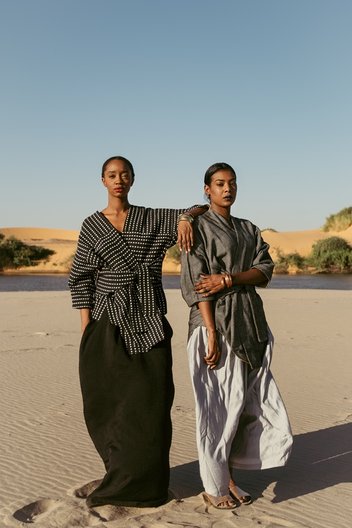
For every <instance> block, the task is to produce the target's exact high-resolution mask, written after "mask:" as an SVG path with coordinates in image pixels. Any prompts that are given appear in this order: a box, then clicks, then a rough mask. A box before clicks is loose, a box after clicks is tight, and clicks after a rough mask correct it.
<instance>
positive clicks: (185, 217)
mask: <svg viewBox="0 0 352 528" xmlns="http://www.w3.org/2000/svg"><path fill="white" fill-rule="evenodd" d="M181 220H186V221H187V222H189V223H190V224H192V223H193V222H194V218H193V216H192V215H191V214H187V213H181V214H179V215H178V217H177V223H179V222H181Z"/></svg>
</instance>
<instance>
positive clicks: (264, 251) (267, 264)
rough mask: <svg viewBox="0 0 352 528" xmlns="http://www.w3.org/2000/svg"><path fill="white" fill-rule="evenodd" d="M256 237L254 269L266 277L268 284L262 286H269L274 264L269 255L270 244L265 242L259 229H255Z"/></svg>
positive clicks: (264, 283)
mask: <svg viewBox="0 0 352 528" xmlns="http://www.w3.org/2000/svg"><path fill="white" fill-rule="evenodd" d="M255 230H256V231H255V236H256V254H255V257H254V260H253V264H252V268H256V269H258V270H259V271H261V272H262V273H263V274H264V275H265V277H266V279H267V280H266V282H263V283H262V284H261V285H260V286H263V287H265V286H267V285H268V283H269V282H270V280H271V277H272V274H273V270H274V262H273V260H272V258H271V256H270V253H269V247H270V246H269V244H267V243H266V242H264V240H263V238H262V235H261V232H260V229H259V227H255Z"/></svg>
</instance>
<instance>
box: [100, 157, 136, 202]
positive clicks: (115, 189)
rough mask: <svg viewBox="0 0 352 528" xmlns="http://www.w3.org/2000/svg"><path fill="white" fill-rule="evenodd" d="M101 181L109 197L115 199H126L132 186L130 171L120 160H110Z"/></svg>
mask: <svg viewBox="0 0 352 528" xmlns="http://www.w3.org/2000/svg"><path fill="white" fill-rule="evenodd" d="M102 181H103V185H104V186H105V187H106V188H107V190H108V193H109V195H110V196H112V197H115V198H126V197H127V195H128V192H129V190H130V188H131V187H132V185H133V179H132V174H131V171H130V170H129V168H128V166H127V165H126V164H125V162H124V161H122V160H111V161H110V162H109V163H108V164H107V166H106V167H105V171H104V175H103V177H102Z"/></svg>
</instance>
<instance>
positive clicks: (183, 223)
mask: <svg viewBox="0 0 352 528" xmlns="http://www.w3.org/2000/svg"><path fill="white" fill-rule="evenodd" d="M177 232H178V237H177V244H178V247H179V248H180V251H186V253H189V252H190V251H191V247H192V246H193V227H192V224H191V222H189V221H188V220H180V221H179V223H178V228H177Z"/></svg>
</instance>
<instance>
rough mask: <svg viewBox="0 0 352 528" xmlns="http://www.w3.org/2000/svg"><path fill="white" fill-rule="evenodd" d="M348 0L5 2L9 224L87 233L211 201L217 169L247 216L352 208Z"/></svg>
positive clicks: (277, 224) (289, 220) (317, 215)
mask: <svg viewBox="0 0 352 528" xmlns="http://www.w3.org/2000/svg"><path fill="white" fill-rule="evenodd" d="M351 26H352V2H351V1H350V0H329V1H327V0H294V1H293V0H292V1H289V0H241V1H240V0H232V1H231V0H212V1H209V0H124V1H120V0H55V1H54V0H30V1H29V0H0V50H1V51H0V54H1V57H0V58H1V69H0V72H1V84H0V86H1V114H0V115H1V118H0V120H1V138H0V141H1V156H0V171H1V192H0V226H1V227H16V226H17V227H22V226H24V227H26V226H28V227H29V226H30V227H56V228H65V229H79V227H80V225H81V222H82V220H83V218H84V217H86V216H88V215H89V214H91V213H92V212H94V211H96V210H97V209H102V208H104V207H105V205H106V193H105V189H104V188H103V187H102V185H101V182H100V169H101V165H102V163H103V161H104V160H105V159H106V158H108V157H110V156H111V155H116V154H121V155H124V156H126V157H127V158H129V159H130V160H131V161H132V163H133V165H134V167H135V172H136V181H135V185H134V187H133V189H132V191H131V195H130V201H131V203H134V204H136V205H146V206H151V207H186V206H189V205H191V204H193V203H202V202H203V201H204V199H203V176H204V172H205V170H206V169H207V167H208V166H209V165H211V164H212V163H214V162H215V161H226V162H228V163H230V164H231V165H232V166H233V167H234V168H235V169H236V172H237V175H238V186H239V190H238V198H237V202H236V204H235V205H234V206H233V211H232V212H233V214H234V215H235V216H240V217H244V218H249V219H250V220H252V221H253V222H254V223H255V224H257V225H258V226H259V227H261V228H262V229H264V228H267V227H271V228H275V229H277V230H279V231H289V230H293V231H295V230H301V229H315V228H319V227H320V226H321V225H322V224H323V223H324V221H325V218H326V217H327V216H328V215H330V214H332V213H335V212H338V211H339V210H340V209H342V208H343V207H348V206H351V205H352V177H351V176H352V175H351V172H352V171H351V167H352V141H351V139H352V137H351V136H352V132H351V131H352V104H351V103H352V82H351V81H352V68H351V56H352V55H351V53H352V31H351Z"/></svg>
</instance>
